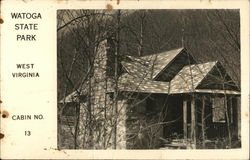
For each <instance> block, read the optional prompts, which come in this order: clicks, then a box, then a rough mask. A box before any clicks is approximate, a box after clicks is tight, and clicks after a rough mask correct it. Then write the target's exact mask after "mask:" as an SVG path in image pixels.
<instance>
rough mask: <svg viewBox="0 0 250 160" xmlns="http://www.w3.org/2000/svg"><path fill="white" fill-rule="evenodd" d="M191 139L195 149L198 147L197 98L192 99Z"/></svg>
mask: <svg viewBox="0 0 250 160" xmlns="http://www.w3.org/2000/svg"><path fill="white" fill-rule="evenodd" d="M191 139H192V142H193V143H194V146H193V149H195V148H196V110H195V100H194V98H193V99H192V100H191Z"/></svg>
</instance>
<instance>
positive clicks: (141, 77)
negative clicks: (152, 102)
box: [60, 48, 240, 103]
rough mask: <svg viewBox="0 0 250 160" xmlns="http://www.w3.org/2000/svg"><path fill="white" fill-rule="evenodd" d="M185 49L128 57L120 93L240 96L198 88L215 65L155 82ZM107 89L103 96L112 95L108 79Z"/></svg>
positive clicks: (188, 69)
mask: <svg viewBox="0 0 250 160" xmlns="http://www.w3.org/2000/svg"><path fill="white" fill-rule="evenodd" d="M183 50H184V48H178V49H175V50H171V51H167V52H162V53H159V54H152V55H148V56H143V57H133V56H128V58H129V61H128V62H122V65H123V67H124V68H125V70H126V73H123V74H122V75H121V76H120V77H119V80H118V89H119V91H128V92H140V93H161V94H179V93H194V92H199V93H219V94H240V92H238V91H233V90H218V89H214V90H212V89H202V88H198V86H199V85H200V83H201V82H202V81H203V80H204V78H206V77H207V75H208V74H209V73H210V71H211V70H212V69H213V68H214V67H215V66H216V65H217V64H218V62H217V61H213V62H207V63H200V64H191V65H186V66H184V67H183V68H182V69H181V70H180V71H179V72H178V73H176V75H175V76H174V78H173V79H172V80H170V82H164V81H159V80H158V81H156V80H155V78H156V77H157V76H158V75H159V74H160V73H161V72H162V71H163V70H164V69H166V67H167V66H168V65H169V64H170V63H172V62H173V63H174V59H175V57H176V56H177V55H179V54H180V53H181V52H182V51H183ZM107 82H108V88H107V90H106V92H113V91H114V84H115V83H114V80H113V79H111V78H108V81H107ZM86 92H87V90H86V87H82V89H79V90H78V92H76V91H75V92H73V93H71V94H70V95H68V96H67V97H65V98H64V99H63V100H61V101H60V102H61V103H65V102H72V101H74V102H76V101H78V98H77V97H79V96H78V95H79V94H78V93H80V94H81V95H83V94H86Z"/></svg>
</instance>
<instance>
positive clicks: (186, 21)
mask: <svg viewBox="0 0 250 160" xmlns="http://www.w3.org/2000/svg"><path fill="white" fill-rule="evenodd" d="M117 14H118V11H117V10H113V11H107V10H59V11H58V13H57V16H58V17H57V18H58V24H57V25H58V29H57V31H58V37H57V40H58V41H57V52H58V67H57V69H58V70H57V74H58V83H57V85H58V100H60V99H62V98H63V97H64V96H65V95H67V94H68V93H70V92H72V91H73V90H74V89H76V88H77V87H78V86H79V83H80V79H81V77H82V76H83V75H84V74H86V72H87V57H86V56H88V57H91V52H89V53H88V51H87V50H88V49H89V48H90V47H89V46H90V45H89V44H90V42H91V40H92V41H93V39H95V37H97V35H98V36H99V39H105V37H106V36H107V34H106V33H107V32H109V33H112V32H116V31H117V25H116V23H117ZM119 32H120V37H119V38H120V42H119V43H120V53H119V54H120V55H119V57H120V59H122V58H124V57H125V56H124V55H133V56H139V55H142V56H143V55H148V54H154V53H158V52H162V51H166V50H171V49H175V48H179V47H182V46H183V45H184V47H185V48H186V49H187V51H188V52H189V53H190V54H191V55H192V56H193V57H194V58H195V60H197V61H198V62H200V63H202V62H207V61H215V60H218V61H220V62H221V63H222V65H223V66H224V67H225V68H226V70H227V71H228V74H229V75H230V76H231V77H232V79H233V80H234V81H235V82H236V84H237V85H238V86H240V13H239V10H228V9H227V10H120V26H119ZM96 39H97V38H96ZM79 53H85V54H79ZM87 53H88V54H87ZM83 55H84V56H83ZM73 61H74V63H73ZM71 64H73V65H71ZM70 70H72V71H71V72H70V78H71V82H70V81H69V80H67V78H66V76H65V75H66V74H68V73H69V71H70ZM65 85H67V86H68V87H69V88H68V89H67V93H65Z"/></svg>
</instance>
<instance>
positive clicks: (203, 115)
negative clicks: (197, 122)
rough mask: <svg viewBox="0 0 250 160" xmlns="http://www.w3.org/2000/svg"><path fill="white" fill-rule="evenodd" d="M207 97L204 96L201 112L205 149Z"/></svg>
mask: <svg viewBox="0 0 250 160" xmlns="http://www.w3.org/2000/svg"><path fill="white" fill-rule="evenodd" d="M205 106H206V104H205V96H204V95H203V96H202V110H201V133H202V146H203V148H205V145H206V144H205V136H206V121H205Z"/></svg>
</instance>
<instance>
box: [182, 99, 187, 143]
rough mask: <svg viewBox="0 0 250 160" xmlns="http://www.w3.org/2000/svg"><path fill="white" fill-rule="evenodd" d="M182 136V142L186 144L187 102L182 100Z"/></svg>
mask: <svg viewBox="0 0 250 160" xmlns="http://www.w3.org/2000/svg"><path fill="white" fill-rule="evenodd" d="M183 135H184V140H185V142H187V101H186V100H183Z"/></svg>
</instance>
